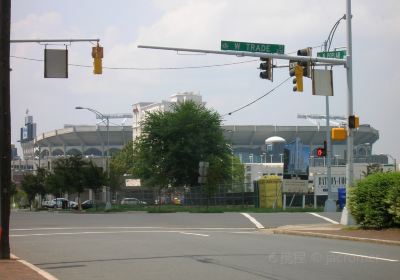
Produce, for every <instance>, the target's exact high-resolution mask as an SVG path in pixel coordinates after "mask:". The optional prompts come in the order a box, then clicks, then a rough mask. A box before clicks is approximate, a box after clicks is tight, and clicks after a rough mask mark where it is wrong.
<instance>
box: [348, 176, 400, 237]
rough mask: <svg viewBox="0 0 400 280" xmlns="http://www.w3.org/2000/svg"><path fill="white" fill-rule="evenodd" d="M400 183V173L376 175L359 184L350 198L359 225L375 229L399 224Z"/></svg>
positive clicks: (352, 190) (351, 208) (352, 210)
mask: <svg viewBox="0 0 400 280" xmlns="http://www.w3.org/2000/svg"><path fill="white" fill-rule="evenodd" d="M399 183H400V173H376V174H372V175H370V176H368V177H366V178H365V179H363V180H361V181H359V182H357V184H356V186H355V187H352V188H351V190H350V197H349V208H350V211H351V213H352V215H353V216H354V218H355V219H356V221H357V223H358V224H360V225H361V226H362V227H364V228H375V229H380V228H384V227H390V226H393V225H395V224H399V222H400V220H399V214H400V211H399V210H400V208H399V206H400V198H399V193H400V187H399ZM396 186H397V187H396ZM396 217H397V218H396Z"/></svg>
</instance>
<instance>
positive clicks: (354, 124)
mask: <svg viewBox="0 0 400 280" xmlns="http://www.w3.org/2000/svg"><path fill="white" fill-rule="evenodd" d="M359 126H360V118H359V117H357V116H354V115H353V116H349V128H358V127H359Z"/></svg>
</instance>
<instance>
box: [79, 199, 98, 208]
mask: <svg viewBox="0 0 400 280" xmlns="http://www.w3.org/2000/svg"><path fill="white" fill-rule="evenodd" d="M93 206H94V201H93V200H91V199H88V200H85V201H84V202H82V203H81V207H82V209H89V208H92V207H93ZM74 209H79V206H78V205H76V206H75V207H74Z"/></svg>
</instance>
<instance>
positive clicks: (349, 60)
mask: <svg viewBox="0 0 400 280" xmlns="http://www.w3.org/2000/svg"><path fill="white" fill-rule="evenodd" d="M346 1H347V2H346V37H347V56H346V70H347V119H349V116H352V115H353V49H352V32H351V20H352V15H351V0H346ZM347 131H348V135H347V164H346V206H345V207H344V208H343V211H342V217H341V219H340V223H341V224H342V225H352V224H354V220H353V218H352V216H351V214H350V211H349V209H348V207H347V203H348V201H349V190H350V187H351V185H352V184H353V179H354V173H353V172H354V167H353V165H354V163H353V157H354V156H353V141H354V136H353V133H354V129H353V128H350V127H349V125H348V127H347Z"/></svg>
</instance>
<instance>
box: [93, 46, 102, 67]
mask: <svg viewBox="0 0 400 280" xmlns="http://www.w3.org/2000/svg"><path fill="white" fill-rule="evenodd" d="M92 57H93V59H94V60H93V66H94V69H93V73H94V74H102V73H103V63H102V59H103V47H100V45H99V43H97V46H96V47H93V48H92Z"/></svg>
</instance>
